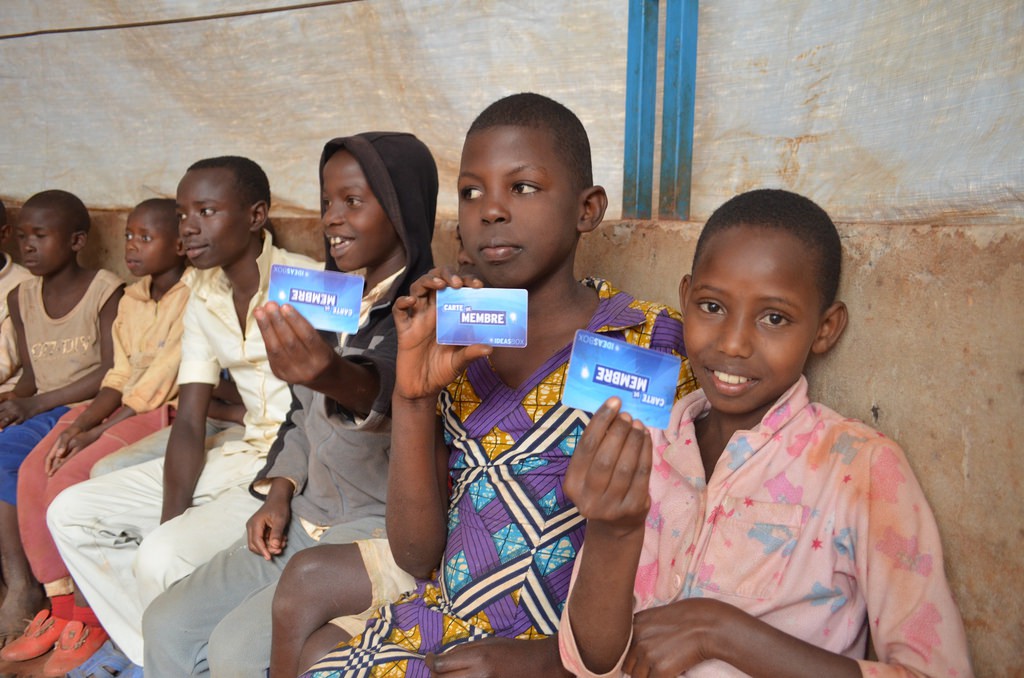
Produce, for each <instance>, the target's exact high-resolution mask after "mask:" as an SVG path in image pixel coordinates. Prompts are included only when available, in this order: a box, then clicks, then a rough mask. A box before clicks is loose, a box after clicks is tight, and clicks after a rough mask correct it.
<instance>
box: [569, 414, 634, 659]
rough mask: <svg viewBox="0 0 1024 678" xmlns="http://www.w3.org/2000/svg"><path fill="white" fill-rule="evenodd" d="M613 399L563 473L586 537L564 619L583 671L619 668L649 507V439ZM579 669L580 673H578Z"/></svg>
mask: <svg viewBox="0 0 1024 678" xmlns="http://www.w3.org/2000/svg"><path fill="white" fill-rule="evenodd" d="M620 405H621V403H620V402H619V400H618V399H617V398H612V399H610V400H609V401H608V402H606V403H605V404H604V405H602V406H601V407H600V408H599V409H598V410H597V412H595V413H594V416H593V418H592V419H591V421H590V423H589V424H588V425H587V428H586V430H585V431H584V432H583V435H582V436H581V437H580V441H579V444H577V446H576V451H575V452H574V453H573V457H572V460H571V461H570V462H569V468H568V469H567V471H566V474H565V484H564V489H565V494H566V496H567V497H568V498H569V499H571V500H572V501H573V503H574V504H576V507H577V508H578V509H579V511H580V514H581V515H583V516H584V517H585V518H586V519H587V536H586V539H585V541H584V544H583V549H582V552H581V553H580V555H579V559H578V564H577V566H576V575H575V583H574V586H573V588H572V591H571V593H570V595H569V601H568V606H567V607H568V615H567V619H566V618H565V616H563V625H564V624H566V623H568V624H569V625H570V626H571V634H565V631H564V630H563V635H568V638H563V643H566V642H568V643H572V642H573V641H574V642H575V645H576V648H577V649H578V652H579V657H580V659H582V662H583V664H584V665H585V667H586V669H588V670H589V671H592V672H593V673H595V674H604V673H608V672H609V671H611V670H612V669H613V668H617V667H618V666H619V665H620V664H621V661H622V657H623V655H624V654H625V652H626V648H627V646H628V644H629V637H630V629H631V626H632V620H633V581H634V579H635V578H636V569H637V565H638V563H639V561H640V550H641V548H642V547H643V541H644V519H645V518H646V517H647V512H648V510H649V508H650V503H651V502H650V493H649V489H648V485H649V483H650V475H651V437H650V435H648V434H647V431H646V429H645V428H644V426H643V424H642V423H641V422H639V421H635V420H633V419H632V418H631V417H630V416H629V415H628V414H625V413H622V414H619V407H620ZM578 668H583V667H578Z"/></svg>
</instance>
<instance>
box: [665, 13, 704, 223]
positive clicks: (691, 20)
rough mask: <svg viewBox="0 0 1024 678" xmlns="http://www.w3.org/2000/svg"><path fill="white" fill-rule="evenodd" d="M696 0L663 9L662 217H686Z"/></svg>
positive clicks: (688, 207) (690, 163)
mask: <svg viewBox="0 0 1024 678" xmlns="http://www.w3.org/2000/svg"><path fill="white" fill-rule="evenodd" d="M697 2H698V0H667V5H668V7H667V9H666V11H665V82H664V86H663V92H664V99H663V101H662V109H661V111H662V112H661V180H660V183H659V184H658V216H659V217H660V218H662V219H682V220H686V219H689V218H690V180H691V178H692V165H693V109H694V89H695V86H696V82H697Z"/></svg>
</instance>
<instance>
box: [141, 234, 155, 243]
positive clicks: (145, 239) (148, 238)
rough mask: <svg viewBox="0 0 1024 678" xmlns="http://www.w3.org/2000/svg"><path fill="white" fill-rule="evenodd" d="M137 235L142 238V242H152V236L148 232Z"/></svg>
mask: <svg viewBox="0 0 1024 678" xmlns="http://www.w3.org/2000/svg"><path fill="white" fill-rule="evenodd" d="M139 237H140V238H141V239H142V242H153V236H151V235H149V234H148V233H147V234H146V235H140V236H139Z"/></svg>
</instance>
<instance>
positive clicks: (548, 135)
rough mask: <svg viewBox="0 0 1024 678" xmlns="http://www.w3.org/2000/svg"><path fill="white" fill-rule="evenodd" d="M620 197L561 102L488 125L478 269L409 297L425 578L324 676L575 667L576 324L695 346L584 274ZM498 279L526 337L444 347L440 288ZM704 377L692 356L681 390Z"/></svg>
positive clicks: (471, 220) (404, 418) (403, 478)
mask: <svg viewBox="0 0 1024 678" xmlns="http://www.w3.org/2000/svg"><path fill="white" fill-rule="evenodd" d="M606 207H607V197H606V195H605V192H604V189H602V188H601V187H599V186H595V185H594V184H593V179H592V175H591V164H590V144H589V141H588V139H587V134H586V131H585V130H584V128H583V125H582V124H581V123H580V121H579V119H578V118H577V117H576V116H575V115H574V114H573V113H572V112H571V111H569V110H568V109H567V108H565V107H564V106H562V105H561V104H559V103H557V102H554V101H552V100H550V99H548V98H546V97H543V96H540V95H536V94H517V95H513V96H510V97H506V98H505V99H502V100H500V101H497V102H495V103H494V104H492V105H491V106H489V107H488V108H487V109H486V110H485V111H484V112H483V113H481V114H480V116H478V117H477V119H476V120H475V121H474V123H473V124H472V126H471V127H470V130H469V133H468V134H467V137H466V142H465V145H464V146H463V151H462V162H461V168H460V174H459V228H460V235H461V238H462V243H463V249H464V252H465V256H466V257H467V258H468V259H469V260H470V261H471V266H470V270H472V271H473V274H468V273H467V274H466V275H464V276H460V275H455V274H451V273H450V272H448V271H439V270H435V271H433V272H432V273H431V274H429V275H426V276H424V277H422V278H420V280H419V281H417V282H416V283H415V284H414V285H413V286H412V289H411V291H410V294H409V296H406V297H402V298H401V299H399V300H397V301H396V302H395V322H396V325H397V328H398V339H399V349H398V370H397V381H396V385H395V395H394V401H393V415H394V428H393V431H392V438H393V446H392V455H393V463H392V467H391V468H392V472H391V474H390V476H389V482H388V493H389V494H390V495H391V496H393V497H401V498H402V500H401V501H400V502H391V503H390V504H389V505H388V511H387V525H388V538H389V540H390V542H391V548H392V551H393V553H394V556H395V560H396V562H397V563H398V564H399V565H400V566H401V567H402V568H403V569H405V570H407V571H408V572H410V573H412V574H415V575H416V576H417V577H418V578H419V579H420V581H419V582H418V586H417V588H416V591H415V592H413V593H410V594H407V595H405V596H403V597H402V598H401V599H399V600H398V601H397V602H396V603H393V604H391V605H389V606H387V607H384V608H382V609H381V610H380V611H379V613H378V614H379V616H378V617H377V618H375V619H372V620H370V622H368V624H367V625H366V627H365V629H364V630H363V632H362V635H361V636H359V637H357V638H353V639H352V640H351V641H350V642H349V643H348V644H345V645H341V646H339V647H337V648H336V649H335V650H334V651H332V652H331V653H330V654H328V655H327V656H326V657H324V658H323V659H322V660H321V661H320V662H318V663H317V664H316V665H314V666H313V667H312V669H311V670H310V672H309V673H308V674H307V675H308V676H314V675H315V676H317V677H318V678H325V677H327V676H355V677H359V676H369V675H385V674H389V672H392V671H393V672H394V673H395V674H396V675H397V674H399V673H402V674H404V675H407V676H426V675H428V674H429V675H434V674H439V675H444V674H448V673H452V672H454V673H456V674H458V675H467V676H470V675H472V676H480V675H501V676H513V675H514V676H551V675H560V674H561V665H560V660H559V657H558V645H557V640H556V639H555V638H554V636H555V634H556V633H557V631H558V623H559V613H560V610H561V607H562V605H563V603H564V601H565V596H566V594H567V593H568V587H569V574H570V573H571V571H572V564H573V561H574V559H575V557H576V553H577V552H578V550H579V548H580V546H581V545H582V543H583V533H584V526H585V521H584V520H583V518H582V516H580V515H579V512H578V511H577V510H576V508H575V506H574V505H573V504H572V503H571V502H570V501H568V499H567V498H566V497H565V495H564V493H563V492H562V480H563V477H564V474H565V469H566V467H567V465H568V462H569V459H570V458H571V456H572V453H573V449H574V447H575V445H576V441H577V440H578V439H579V436H580V435H581V434H582V432H583V430H584V428H585V427H586V426H587V423H588V422H589V420H590V416H591V415H590V414H588V413H587V412H585V411H582V410H577V409H574V408H571V407H568V406H566V405H565V404H563V403H562V401H561V395H562V385H563V383H564V379H565V372H566V365H567V362H568V359H569V352H570V346H571V343H572V339H573V335H574V334H575V332H576V331H577V330H579V329H587V330H590V331H592V332H596V333H599V334H601V335H603V336H608V337H613V338H617V339H625V340H627V341H629V342H631V343H633V344H636V345H640V346H644V347H650V348H653V349H655V350H658V351H662V352H665V353H673V352H674V353H677V354H681V353H682V341H681V339H682V326H681V323H680V320H679V316H678V314H677V313H676V312H674V311H671V310H669V309H667V308H665V307H663V306H659V305H656V304H651V303H647V302H642V301H638V300H636V299H634V298H633V297H631V296H629V295H628V294H626V293H624V292H620V291H618V290H615V289H614V288H613V287H612V286H611V285H609V284H608V283H607V282H605V281H603V280H596V279H588V280H584V281H582V282H581V281H578V280H577V279H576V277H575V275H574V271H573V264H574V259H575V252H576V247H577V244H578V241H579V237H580V235H581V234H582V233H585V232H588V231H591V230H593V229H594V228H596V227H597V226H598V224H599V223H600V222H601V219H602V217H603V216H604V211H605V208H606ZM484 281H486V285H487V286H489V287H495V288H515V289H525V290H526V291H527V292H528V294H529V310H528V313H529V320H528V334H529V336H528V341H527V345H526V347H525V348H508V347H504V346H493V347H492V346H485V345H481V344H475V345H471V346H468V347H463V346H452V345H442V344H440V343H438V341H437V339H436V305H437V303H438V302H437V293H438V292H439V291H441V290H444V289H448V288H455V289H461V288H465V287H483V286H484V285H485V282H484ZM684 365H685V363H684ZM689 381H690V377H689V371H688V369H687V368H685V367H684V368H683V369H682V370H681V371H680V372H679V387H680V391H685V390H687V385H688V383H689ZM431 481H432V482H431ZM449 486H450V488H451V489H450V491H449ZM527 640H535V641H537V642H524V641H527Z"/></svg>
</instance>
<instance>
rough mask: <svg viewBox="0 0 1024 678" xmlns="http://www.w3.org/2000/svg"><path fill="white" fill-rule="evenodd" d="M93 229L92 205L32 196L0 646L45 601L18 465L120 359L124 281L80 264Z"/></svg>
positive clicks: (24, 255)
mask: <svg viewBox="0 0 1024 678" xmlns="http://www.w3.org/2000/svg"><path fill="white" fill-rule="evenodd" d="M88 230H89V212H88V211H87V210H86V208H85V205H84V204H83V203H82V201H81V200H79V199H78V198H77V197H76V196H74V195H72V194H71V193H68V192H66V191H59V190H50V191H43V192H42V193H37V194H36V195H34V196H32V197H31V198H29V199H28V200H27V201H26V202H25V204H24V206H23V207H22V208H21V212H20V213H19V215H18V222H17V224H16V225H15V229H14V232H15V237H16V239H17V242H18V248H19V250H20V252H21V259H22V263H23V264H24V266H25V267H26V268H27V269H28V270H29V272H31V273H32V274H33V275H34V276H35V277H33V278H32V279H31V280H28V281H26V282H24V283H22V284H21V285H19V286H18V288H17V289H15V290H14V291H13V292H11V293H10V294H9V295H8V297H7V305H8V308H9V309H10V315H11V320H12V321H13V323H14V328H15V331H16V333H17V342H18V353H19V354H20V356H21V362H22V366H23V372H22V376H21V379H19V380H18V385H17V386H15V387H14V390H13V391H9V392H7V393H3V394H0V566H2V568H3V578H4V581H5V582H6V584H7V587H8V590H7V595H6V596H5V597H4V601H3V605H2V606H0V645H3V644H6V643H7V642H8V640H10V639H11V638H16V637H17V636H18V635H20V633H21V630H22V627H23V626H24V624H25V620H26V618H28V617H31V615H32V614H33V613H34V612H35V611H36V610H38V609H39V607H40V606H41V605H42V604H43V602H44V596H43V591H42V589H41V587H40V586H39V583H38V582H36V581H35V578H34V577H33V576H32V574H31V571H30V570H29V567H28V562H27V561H26V559H25V553H24V551H23V549H22V546H21V538H20V535H19V531H18V514H17V509H16V508H15V497H16V488H17V482H18V467H19V466H20V465H21V462H22V460H23V459H24V458H25V456H27V455H28V453H29V452H31V451H32V448H33V447H35V445H36V444H37V443H38V442H39V441H40V440H42V438H43V436H45V435H46V434H47V433H48V432H49V431H50V429H51V428H53V425H54V424H55V423H56V422H57V420H58V419H59V418H60V416H61V415H62V414H64V413H65V412H67V411H68V409H69V407H70V406H71V405H75V404H77V403H80V402H83V401H85V400H88V399H89V398H92V397H93V396H95V395H96V392H97V391H98V390H99V386H100V381H101V380H102V379H103V375H104V374H106V372H107V370H108V369H110V366H111V365H112V363H113V343H112V340H111V326H112V325H113V322H114V317H115V316H116V314H117V304H118V301H120V299H121V290H122V286H123V283H122V281H121V279H120V278H118V277H117V276H116V275H115V274H113V273H111V272H110V271H103V270H98V271H97V270H90V269H86V268H83V267H82V266H80V265H79V263H78V252H79V251H80V250H81V249H82V248H83V247H84V246H85V242H86V234H87V233H88Z"/></svg>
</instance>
